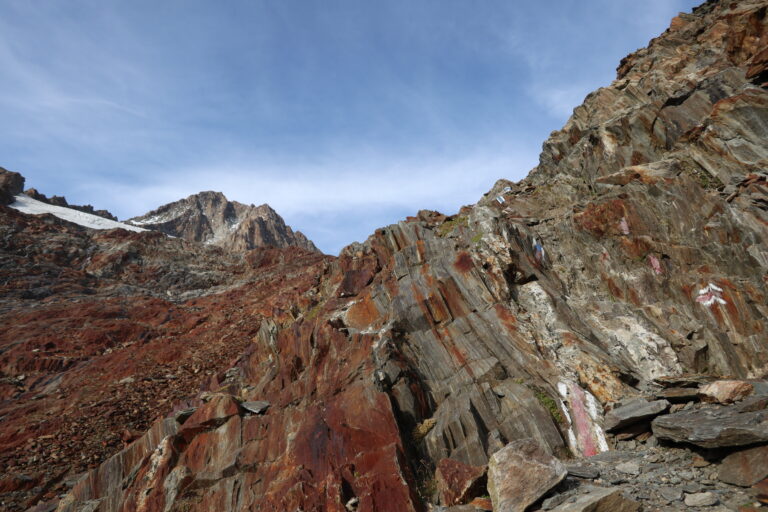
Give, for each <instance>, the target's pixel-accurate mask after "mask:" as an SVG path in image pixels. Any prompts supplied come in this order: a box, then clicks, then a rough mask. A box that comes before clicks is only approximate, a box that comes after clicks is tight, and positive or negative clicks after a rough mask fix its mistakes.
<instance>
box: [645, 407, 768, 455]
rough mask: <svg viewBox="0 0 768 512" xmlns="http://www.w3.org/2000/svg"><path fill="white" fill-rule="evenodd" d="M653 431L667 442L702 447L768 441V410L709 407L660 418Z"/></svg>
mask: <svg viewBox="0 0 768 512" xmlns="http://www.w3.org/2000/svg"><path fill="white" fill-rule="evenodd" d="M651 428H652V429H653V434H654V435H655V436H656V437H657V438H659V439H664V440H667V441H675V442H677V443H691V444H694V445H696V446H700V447H702V448H720V447H727V446H746V445H750V444H757V443H765V442H768V410H765V409H764V410H759V411H751V412H739V410H738V408H737V407H735V406H709V407H703V408H701V409H693V410H685V411H680V412H676V413H674V414H667V415H665V416H661V417H659V418H656V419H655V420H653V422H652V423H651Z"/></svg>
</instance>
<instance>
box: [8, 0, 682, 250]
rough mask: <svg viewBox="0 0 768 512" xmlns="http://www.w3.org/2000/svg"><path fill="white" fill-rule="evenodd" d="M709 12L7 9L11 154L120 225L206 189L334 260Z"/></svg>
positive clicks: (470, 196)
mask: <svg viewBox="0 0 768 512" xmlns="http://www.w3.org/2000/svg"><path fill="white" fill-rule="evenodd" d="M693 1H694V0H648V1H647V2H642V3H637V2H633V1H630V0H590V1H589V2H572V1H570V0H545V1H542V2H533V3H530V2H529V3H519V2H516V3H509V2H503V1H500V0H491V1H490V2H482V3H477V2H471V3H467V2H462V1H458V0H447V1H427V2H416V3H414V2H409V1H406V0H392V1H391V2H379V3H360V2H356V1H353V0H329V1H328V2H322V3H310V4H306V3H304V2H297V1H294V0H284V1H281V2H261V1H257V2H244V3H235V4H232V3H225V4H212V3H210V2H206V1H204V0H169V1H167V2H162V3H157V2H151V1H149V0H136V1H135V2H131V3H130V4H121V3H113V2H99V1H97V0H72V1H71V2H67V4H66V5H64V4H61V3H59V2H56V1H53V0H40V1H39V2H23V1H15V0H10V1H9V2H5V3H3V4H0V68H2V69H3V80H2V81H0V115H2V118H3V123H2V124H0V154H2V155H3V159H4V160H3V161H2V162H0V165H3V166H5V167H8V168H12V169H14V170H18V171H20V172H22V173H23V174H25V175H26V176H27V178H28V184H29V185H31V186H35V187H37V188H39V189H41V190H42V191H43V192H45V193H48V194H52V193H54V194H65V195H67V197H68V198H69V199H70V200H72V201H74V202H87V203H93V204H94V205H95V206H98V207H100V208H108V209H111V210H113V211H114V212H115V213H117V214H118V215H119V216H120V217H122V218H124V217H129V216H133V215H139V214H142V213H145V212H146V211H148V210H150V209H153V208H155V207H157V206H159V205H161V204H163V203H166V202H169V201H173V200H176V199H179V198H181V197H185V196H187V195H189V194H192V193H196V192H198V191H200V190H207V189H217V190H222V191H223V192H224V193H225V194H227V196H228V197H230V198H231V199H235V200H238V201H241V202H244V203H261V202H267V203H269V204H271V205H272V206H273V207H274V208H275V209H276V210H277V211H278V212H279V213H281V214H282V215H283V216H284V217H285V218H286V220H287V221H288V222H289V223H291V224H293V225H294V226H295V227H298V228H300V229H302V230H303V231H304V232H306V233H307V234H308V235H309V236H310V237H312V238H313V239H314V240H315V242H316V243H317V244H318V245H319V246H321V247H322V248H323V249H325V250H327V251H329V252H335V251H337V250H338V249H339V248H340V247H341V246H342V245H345V244H346V243H348V242H351V241H352V240H360V239H363V238H365V237H366V236H367V235H368V234H369V233H370V231H371V230H372V229H373V228H374V227H378V226H381V225H385V224H387V223H391V222H395V221H397V220H398V219H400V218H402V216H404V215H407V214H412V213H415V212H416V211H417V210H419V209H422V208H429V209H437V210H441V211H444V212H446V213H450V212H454V211H456V210H457V209H458V208H459V207H460V206H461V205H462V204H466V203H472V202H474V201H476V200H477V199H478V198H479V197H480V195H481V194H482V193H484V192H485V191H487V190H488V188H490V186H491V185H492V184H493V183H494V181H495V180H496V179H498V178H501V177H506V178H509V179H514V180H519V179H521V178H522V177H524V176H525V174H526V173H527V172H528V171H529V170H530V168H531V167H533V166H534V165H535V163H536V160H537V153H538V151H539V148H540V145H541V142H542V141H543V140H544V139H545V138H546V136H547V134H548V133H549V132H550V131H551V130H553V129H558V128H560V126H561V125H562V123H563V122H564V121H565V120H566V119H567V117H568V116H569V115H570V113H571V111H572V109H573V108H574V107H575V106H576V105H578V104H579V103H580V102H581V101H582V99H583V98H584V96H585V95H586V94H587V93H588V92H589V91H591V90H593V89H595V88H596V87H598V86H601V85H606V84H607V83H608V82H609V81H610V80H611V79H612V77H613V70H614V68H615V66H616V64H617V63H618V59H619V58H621V57H622V56H623V55H624V54H626V53H627V52H629V51H631V50H634V49H635V48H637V47H639V46H642V45H644V44H645V43H646V42H647V40H648V39H649V38H650V37H653V36H655V35H656V34H657V33H659V32H660V31H661V30H663V28H665V27H666V26H667V24H668V22H669V18H670V17H671V16H672V15H674V14H675V13H676V12H677V11H678V10H684V9H688V8H690V5H692V4H693Z"/></svg>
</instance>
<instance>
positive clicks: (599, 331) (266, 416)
mask: <svg viewBox="0 0 768 512" xmlns="http://www.w3.org/2000/svg"><path fill="white" fill-rule="evenodd" d="M767 10H768V2H766V1H764V0H762V1H755V0H744V1H740V2H728V1H719V2H717V1H711V2H707V3H706V4H704V5H702V6H701V7H699V8H697V9H695V10H694V12H693V13H692V14H682V15H680V16H679V17H677V18H675V19H674V20H673V21H672V25H671V27H670V28H669V30H667V31H666V32H665V33H664V34H663V35H661V36H660V37H658V38H657V39H654V40H653V41H651V43H650V45H649V46H648V48H646V49H643V50H639V51H638V52H636V53H634V54H632V55H630V56H628V57H627V58H625V59H624V60H623V61H622V63H621V65H620V67H619V70H618V78H617V80H616V81H615V82H614V83H613V84H611V85H610V86H609V87H606V88H603V89H600V90H598V91H596V92H594V93H592V94H590V95H589V96H588V97H587V98H586V100H585V102H584V104H583V105H581V106H579V107H577V108H576V109H575V110H574V115H573V117H572V118H571V119H570V120H569V121H568V123H567V124H566V126H565V127H564V128H563V129H562V130H560V131H558V132H555V133H553V134H552V136H551V137H550V139H549V140H547V141H546V142H545V144H544V148H543V152H542V155H541V161H540V164H539V166H538V167H537V168H535V169H534V170H533V171H532V172H531V174H530V176H529V177H528V178H526V179H525V180H523V181H522V182H520V183H512V182H509V181H505V180H501V181H499V182H498V183H497V184H496V185H495V186H494V188H493V189H492V190H491V191H490V192H489V193H488V194H487V195H486V196H485V197H484V198H482V199H481V200H480V201H479V202H478V204H476V205H474V206H471V207H466V208H463V209H462V210H461V211H460V212H459V213H458V214H457V215H454V216H452V217H445V216H444V215H441V214H438V213H436V212H427V211H422V212H419V214H418V215H417V216H415V217H410V218H408V219H406V220H405V221H403V222H400V223H398V224H395V225H392V226H388V227H386V228H383V229H380V230H377V231H376V232H375V233H374V234H373V235H372V236H371V237H370V238H369V239H368V240H367V241H366V242H365V243H363V244H353V245H351V246H349V247H347V248H346V249H345V250H344V251H343V252H342V254H341V255H340V256H339V257H338V258H335V259H334V258H325V259H323V260H322V262H320V261H319V260H318V261H317V262H316V263H315V266H314V267H311V269H313V272H314V273H313V274H311V275H312V276H313V278H312V279H309V278H307V281H301V280H294V281H293V282H292V288H291V290H293V291H292V292H291V293H294V294H296V295H295V296H298V297H301V300H297V301H296V303H295V305H293V306H290V307H288V306H285V304H282V306H285V307H284V309H280V308H278V305H277V304H275V306H274V307H275V309H274V311H275V312H277V311H281V312H282V313H281V314H278V313H274V314H273V313H270V311H269V310H268V309H267V308H263V307H262V308H259V311H258V314H256V313H252V312H250V311H236V310H235V309H234V305H233V303H234V301H235V298H236V300H237V301H241V300H244V299H245V298H247V297H248V296H249V293H252V290H255V288H254V286H255V285H249V284H244V283H240V284H237V285H236V284H233V283H229V284H228V286H230V287H233V288H232V290H237V292H236V295H232V294H233V293H235V292H229V295H228V294H226V293H219V292H216V291H215V290H214V291H212V292H208V293H209V295H206V297H203V299H198V300H199V301H201V302H199V305H197V306H196V307H198V308H202V309H201V310H200V311H203V312H204V311H206V310H205V308H214V306H213V305H212V304H211V303H212V302H214V301H215V302H216V305H215V309H216V310H217V311H222V310H225V311H228V313H227V314H228V315H229V316H228V318H230V321H231V322H233V323H235V322H248V321H249V320H250V321H251V322H252V323H256V324H257V325H258V328H257V329H256V328H255V327H252V329H253V330H255V334H253V335H252V336H250V337H249V339H248V342H247V344H246V345H245V346H244V347H243V346H238V352H237V353H231V354H230V355H231V360H232V365H231V367H230V368H229V369H227V368H224V367H220V368H219V369H218V370H217V371H219V372H221V373H218V374H217V376H216V379H212V381H211V382H209V383H207V384H206V386H204V387H205V392H204V393H202V394H200V395H197V396H194V395H195V391H196V390H194V389H189V394H190V399H192V398H194V399H195V401H194V404H196V406H197V407H198V408H197V410H196V411H195V412H194V414H193V415H192V416H191V417H190V418H189V419H187V420H186V421H184V418H185V416H183V415H182V416H178V421H177V420H174V419H172V418H173V416H169V417H168V418H166V419H159V420H158V421H157V422H156V423H155V424H154V426H153V427H152V429H151V430H150V431H149V432H148V433H147V434H144V437H142V438H141V439H140V440H139V441H136V442H134V443H133V444H132V445H130V446H129V447H128V448H126V449H125V451H123V452H120V453H118V454H116V455H115V456H114V457H113V458H112V459H109V460H108V461H106V462H105V463H104V464H102V465H101V466H100V467H98V468H96V469H94V470H93V471H92V472H91V473H89V474H88V475H87V476H86V477H85V478H84V479H82V480H80V481H79V482H78V483H77V484H75V486H74V488H73V489H72V490H71V491H70V492H69V494H68V495H67V496H66V497H65V498H63V499H62V500H61V502H60V503H59V506H58V510H61V511H80V510H91V509H89V508H87V507H88V506H93V507H95V506H96V505H98V506H99V507H100V508H98V510H100V511H102V510H104V511H106V510H110V511H111V510H187V511H189V510H201V511H202V510H232V511H235V510H305V511H309V510H328V511H343V510H359V511H374V510H375V511H388V510H391V511H407V510H424V502H425V499H426V498H428V497H429V496H430V493H431V489H430V484H431V479H432V475H433V474H434V469H435V464H436V463H437V462H438V461H440V460H442V459H444V458H450V459H454V460H456V461H459V462H461V463H464V464H469V465H473V466H477V465H484V464H487V463H488V460H489V458H490V457H491V456H492V455H493V454H494V453H496V452H498V451H499V450H501V449H502V448H504V446H506V445H508V444H509V443H512V442H517V441H521V440H523V439H529V440H533V442H535V444H536V445H537V446H538V447H539V449H540V450H542V453H544V454H546V456H552V455H554V456H555V457H560V458H563V457H567V456H569V455H574V456H581V455H586V456H589V455H594V454H596V453H599V452H601V451H604V450H606V449H607V445H606V441H605V438H604V435H603V429H602V425H603V418H602V411H603V406H604V405H606V404H609V403H611V402H615V401H619V400H624V399H628V398H631V397H633V396H635V395H637V394H638V391H639V390H642V389H644V387H645V386H646V385H647V384H648V383H649V382H651V381H652V380H653V379H656V378H659V377H662V376H670V375H679V374H683V373H701V372H706V373H710V374H714V375H722V376H726V375H727V376H731V377H741V378H761V377H764V376H765V375H766V373H767V372H768V344H767V342H766V339H767V338H766V331H767V329H768V307H766V302H767V301H766V296H767V293H768V289H767V288H768V278H767V277H766V276H767V275H768V174H766V171H765V169H766V164H767V163H768V145H766V142H765V141H766V140H768V92H766V89H765V87H764V85H765V82H766V81H768V59H766V58H765V54H766V48H768V31H766V24H767V23H768V19H767V18H766V11H767ZM2 212H4V215H10V214H8V213H7V209H3V210H2ZM14 218H15V217H14ZM30 222H31V221H30ZM36 222H38V221H36ZM30 225H31V224H30ZM34 226H35V228H34V229H39V230H41V231H43V230H44V228H43V227H42V223H41V221H39V222H38V223H37V224H34ZM26 229H32V228H31V227H28V228H26ZM131 236H132V237H134V239H135V240H139V241H141V240H148V239H149V238H150V237H151V236H152V235H151V234H143V233H142V234H132V235H131ZM156 243H160V242H156ZM163 243H169V244H170V243H177V242H174V241H167V242H163ZM4 250H7V249H4ZM279 254H283V256H281V257H279V258H278V257H276V256H275V255H274V254H273V255H272V256H270V258H272V259H271V260H270V264H271V265H273V266H270V267H269V268H270V269H273V270H272V272H275V273H278V274H279V272H280V268H286V267H289V266H290V265H291V258H292V256H291V255H290V254H288V253H279ZM261 257H264V256H259V258H261ZM303 257H307V256H306V255H304V256H303ZM251 258H256V256H251ZM281 258H282V259H281ZM318 258H319V256H318ZM59 264H60V265H61V266H62V267H66V266H67V263H59ZM307 268H310V267H307ZM131 272H133V273H135V275H137V276H141V275H144V273H146V272H148V269H147V268H145V267H142V266H141V265H139V266H137V267H136V268H133V269H132V270H131ZM307 274H310V273H309V272H308V273H307ZM131 275H134V274H131ZM271 286H274V287H275V288H274V289H278V290H283V291H284V292H285V291H286V289H285V288H281V286H287V285H281V284H280V283H279V282H274V283H272V284H271ZM161 291H162V289H161ZM132 293H134V294H136V295H141V294H142V293H145V292H141V291H133V292H132ZM158 300H159V299H158ZM184 300H186V299H184ZM182 303H183V302H182ZM183 304H187V305H188V306H189V305H190V304H189V303H183ZM228 308H231V309H228ZM180 314H182V313H180ZM186 314H189V313H186ZM8 318H9V317H8V316H7V315H6V317H5V319H4V321H8V320H7V319H8ZM197 325H198V327H196V329H200V330H199V331H196V332H197V334H198V335H202V334H201V333H205V332H206V330H207V329H210V327H207V326H206V321H205V320H200V321H199V324H197ZM173 336H175V335H174V334H172V333H169V337H170V338H173ZM176 336H180V335H179V334H177V335H176ZM25 342H28V343H32V341H31V340H28V341H25ZM211 343H213V344H214V345H215V344H216V343H219V344H224V345H225V346H226V343H228V342H226V341H225V340H223V339H222V340H218V341H217V340H215V338H213V337H212V338H211ZM10 344H11V340H10V339H8V338H7V337H6V338H5V339H3V346H7V345H10ZM7 359H8V358H6V361H4V364H6V365H9V364H11V363H10V362H8V361H7ZM94 364H97V363H94ZM105 378H106V379H109V377H105ZM104 400H105V403H108V402H109V398H106V397H105V398H104ZM257 400H267V401H269V403H270V406H269V408H268V409H267V410H266V411H265V412H263V413H261V414H254V413H252V412H249V411H248V410H247V409H244V408H243V407H241V406H240V405H239V404H238V402H241V401H257ZM222 404H223V405H222ZM227 404H228V405H227ZM3 412H4V411H0V414H3ZM189 422H192V423H189ZM3 439H6V438H2V437H0V441H2V440H3ZM86 442H87V440H86ZM1 448H2V447H1V446H0V451H2V450H1Z"/></svg>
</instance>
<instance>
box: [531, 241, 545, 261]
mask: <svg viewBox="0 0 768 512" xmlns="http://www.w3.org/2000/svg"><path fill="white" fill-rule="evenodd" d="M532 245H533V256H534V257H535V258H536V261H538V262H539V263H541V262H542V261H544V257H545V255H544V247H542V245H541V242H539V241H538V240H537V239H536V238H534V239H533V242H532Z"/></svg>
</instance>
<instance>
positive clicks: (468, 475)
mask: <svg viewBox="0 0 768 512" xmlns="http://www.w3.org/2000/svg"><path fill="white" fill-rule="evenodd" d="M485 472H486V467H485V466H470V465H468V464H464V463H463V462H459V461H457V460H453V459H442V460H440V462H438V463H437V470H436V471H435V480H436V483H437V492H438V495H439V496H440V503H441V504H442V505H463V504H465V503H467V502H468V501H469V500H471V499H472V498H475V497H477V496H480V495H481V494H484V493H485V481H486V479H485Z"/></svg>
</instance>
